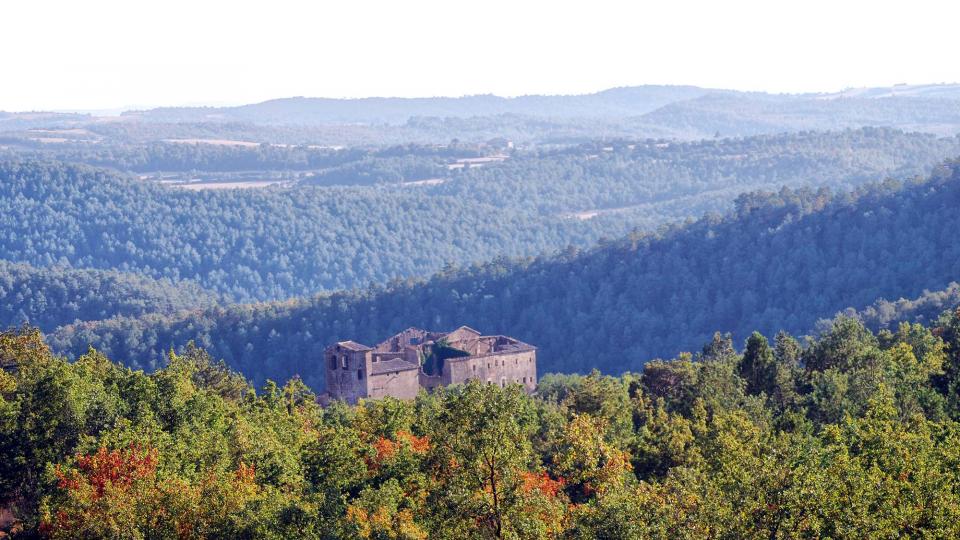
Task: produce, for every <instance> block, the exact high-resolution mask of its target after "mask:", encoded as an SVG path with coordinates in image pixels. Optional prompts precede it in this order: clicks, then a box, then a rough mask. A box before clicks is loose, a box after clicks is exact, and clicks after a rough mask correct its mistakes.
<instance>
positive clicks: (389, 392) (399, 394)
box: [369, 369, 420, 399]
mask: <svg viewBox="0 0 960 540" xmlns="http://www.w3.org/2000/svg"><path fill="white" fill-rule="evenodd" d="M369 381H370V386H369V388H370V391H369V397H371V398H376V399H379V398H384V397H387V396H391V397H395V398H398V399H413V398H415V397H417V394H418V393H419V392H420V370H419V369H408V370H404V371H394V372H390V373H379V374H377V375H371V376H370V377H369Z"/></svg>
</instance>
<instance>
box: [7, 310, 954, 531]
mask: <svg viewBox="0 0 960 540" xmlns="http://www.w3.org/2000/svg"><path fill="white" fill-rule="evenodd" d="M742 343H743V345H742V348H739V347H735V344H734V343H733V342H731V341H730V339H729V338H727V337H723V336H721V335H719V334H717V335H715V336H714V337H713V338H712V339H711V340H710V341H709V342H707V343H706V344H705V345H704V346H703V347H702V349H701V350H700V351H699V352H698V353H697V354H695V355H690V354H686V353H685V354H682V355H680V356H678V357H676V358H674V359H672V360H666V361H664V360H658V361H655V362H650V363H647V364H646V365H644V366H643V367H642V368H640V369H638V370H637V371H635V372H631V373H626V374H623V375H622V376H619V377H611V376H604V375H600V374H599V373H598V372H593V373H590V374H589V375H586V376H581V375H547V376H544V377H543V378H542V380H541V381H540V385H539V393H538V395H537V396H536V397H529V396H527V395H526V394H525V393H524V392H523V391H522V389H521V387H519V386H512V387H507V388H500V387H498V386H490V385H482V384H480V383H476V382H472V383H470V384H468V385H466V386H455V387H449V388H445V389H444V388H441V389H438V390H437V391H436V392H435V393H433V394H421V395H420V396H419V397H418V398H417V399H416V400H415V401H412V402H403V401H397V400H394V399H385V400H375V401H366V402H361V403H360V404H358V405H357V406H353V407H351V406H347V405H343V404H339V403H337V404H334V405H333V406H330V407H329V408H327V409H321V408H320V407H319V406H318V405H317V403H316V400H315V396H314V394H313V393H312V392H311V391H310V390H309V389H308V388H307V387H306V386H304V385H303V384H302V382H301V381H300V380H298V379H292V380H290V381H289V382H287V383H286V384H283V385H278V384H275V383H273V382H267V383H266V384H264V385H263V386H262V387H261V388H259V389H256V390H255V389H254V387H252V386H250V385H249V384H248V383H247V382H246V380H245V379H244V378H243V377H242V376H241V375H239V374H237V373H234V372H231V371H230V370H229V369H227V368H226V366H224V365H223V364H221V363H216V362H214V361H212V360H211V358H210V357H209V356H208V355H207V354H206V353H205V352H203V351H202V350H200V349H197V348H195V347H188V348H187V349H186V350H185V351H183V353H182V354H171V355H170V356H169V357H168V358H167V360H166V362H165V364H164V366H163V367H162V368H161V369H159V370H157V371H155V372H153V373H149V374H147V373H144V372H142V371H133V370H131V369H130V368H127V367H123V366H122V365H121V364H118V363H114V362H112V361H110V360H109V359H108V358H107V357H105V356H104V355H102V354H101V353H99V352H95V351H90V352H88V353H86V354H84V355H83V356H81V357H79V358H76V359H75V361H67V360H66V359H64V358H61V357H56V356H54V355H53V354H52V353H51V352H50V350H49V348H48V347H47V346H46V344H44V342H43V339H42V337H41V335H40V333H39V332H37V331H34V330H30V329H27V328H25V329H22V330H20V331H16V332H6V333H3V334H0V362H2V363H3V364H4V367H5V368H6V370H0V505H4V507H5V509H6V510H7V511H8V512H9V513H8V515H12V516H16V519H15V520H14V521H13V523H12V525H11V527H12V528H13V529H14V530H21V531H25V532H26V533H27V534H28V535H32V534H34V533H39V534H40V535H42V536H44V537H49V538H92V537H97V538H101V537H108V538H173V537H179V538H192V537H208V538H210V537H216V538H291V537H297V538H328V539H334V538H341V539H342V538H360V539H373V538H398V539H426V538H478V539H479V538H515V539H526V538H578V539H641V538H705V537H711V538H798V537H804V538H807V537H809V538H844V537H863V538H900V537H903V536H909V537H931V538H952V537H956V536H957V535H960V528H958V527H960V505H958V503H957V501H958V500H960V473H958V471H960V454H958V448H960V423H958V419H960V393H958V389H960V311H958V312H950V311H948V312H945V313H944V314H943V315H942V316H940V317H939V318H938V319H937V320H935V321H932V322H931V325H930V326H929V327H924V326H921V325H919V324H915V325H910V324H901V325H899V326H897V327H896V328H894V329H892V330H884V331H882V332H880V333H877V334H874V333H873V332H871V331H870V330H868V329H867V328H866V327H864V326H863V323H861V322H860V321H859V320H858V319H855V318H846V317H840V318H837V319H835V320H833V321H832V322H831V323H830V324H829V325H828V326H826V327H824V329H823V331H822V333H820V334H819V336H818V337H817V338H816V339H813V340H808V341H805V342H800V341H798V340H797V339H795V338H793V337H791V336H790V335H789V334H787V333H785V332H780V333H778V334H777V335H776V338H775V340H774V341H773V342H770V341H768V340H767V339H766V338H765V337H764V336H763V335H762V334H760V333H753V334H752V335H750V337H749V338H747V339H746V340H745V341H744V342H742ZM736 345H740V342H738V343H737V344H736ZM738 349H739V350H738ZM13 361H15V362H16V365H15V367H14V366H13V365H12V362H13Z"/></svg>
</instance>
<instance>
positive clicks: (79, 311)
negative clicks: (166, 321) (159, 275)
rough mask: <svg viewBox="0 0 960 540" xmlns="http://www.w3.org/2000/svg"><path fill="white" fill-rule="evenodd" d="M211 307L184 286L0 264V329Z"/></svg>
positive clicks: (206, 297)
mask: <svg viewBox="0 0 960 540" xmlns="http://www.w3.org/2000/svg"><path fill="white" fill-rule="evenodd" d="M216 303H217V298H216V296H215V295H213V294H211V293H209V292H207V291H205V290H203V289H202V288H200V287H199V286H197V285H196V284H193V283H189V282H182V281H181V282H173V281H170V280H159V281H158V280H153V279H150V278H146V277H143V276H139V275H135V274H129V273H122V272H116V271H104V270H76V269H71V268H62V267H58V268H37V267H33V266H30V265H27V264H17V263H9V262H5V261H2V260H0V329H5V328H7V327H10V326H19V325H21V324H30V325H33V326H36V327H39V328H41V329H42V330H44V331H52V330H54V329H55V328H57V327H58V326H60V325H64V324H69V323H72V322H74V321H78V320H81V321H90V320H97V319H106V318H109V317H115V316H121V317H137V316H141V315H145V314H148V313H165V314H171V313H175V312H177V311H180V310H185V309H201V308H207V307H210V306H212V305H214V304H216Z"/></svg>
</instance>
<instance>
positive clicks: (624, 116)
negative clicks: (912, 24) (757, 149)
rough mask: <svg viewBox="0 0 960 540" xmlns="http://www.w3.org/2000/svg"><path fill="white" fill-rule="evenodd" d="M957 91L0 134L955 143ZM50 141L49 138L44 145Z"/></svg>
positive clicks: (223, 116) (330, 140) (443, 106)
mask: <svg viewBox="0 0 960 540" xmlns="http://www.w3.org/2000/svg"><path fill="white" fill-rule="evenodd" d="M958 110H960V85H957V84H938V85H901V86H894V87H883V88H862V89H848V90H845V91H842V92H834V93H821V94H767V93H762V92H739V91H731V90H719V89H708V88H698V87H694V86H638V87H624V88H613V89H609V90H604V91H601V92H597V93H594V94H584V95H566V96H563V95H561V96H556V95H555V96H549V95H533V96H520V97H513V98H505V97H499V96H493V95H476V96H465V97H424V98H388V97H386V98H385V97H372V98H361V99H333V98H310V97H296V98H281V99H274V100H270V101H265V102H262V103H255V104H249V105H241V106H235V107H162V108H157V109H148V110H142V111H127V112H125V113H124V114H123V115H122V116H121V117H119V118H116V117H95V116H90V115H77V114H54V113H2V114H0V131H7V132H10V131H17V130H28V129H40V128H48V129H49V128H53V129H68V128H83V129H88V130H90V131H93V132H95V133H98V134H99V135H100V136H103V137H107V138H109V139H111V140H117V141H127V142H129V141H130V140H131V137H135V138H137V140H153V141H156V140H162V139H165V138H171V137H174V138H176V137H181V138H209V139H227V140H229V139H240V140H242V141H247V142H258V143H259V142H270V143H284V144H326V145H344V144H377V143H383V142H385V141H391V142H394V143H397V142H421V143H434V144H436V143H446V142H447V141H449V140H450V139H452V138H457V139H460V140H469V141H483V140H486V139H488V138H491V137H498V136H505V137H507V138H510V139H512V140H516V141H518V142H530V143H538V142H539V143H543V142H550V141H564V140H567V141H569V140H579V141H580V142H583V141H584V140H588V139H591V138H600V137H606V138H609V137H633V138H637V137H666V138H681V139H699V138H709V137H714V136H715V135H720V136H723V137H738V136H748V135H756V134H772V133H781V132H790V131H803V130H809V129H816V130H826V129H844V128H859V127H863V126H885V127H894V128H900V129H905V130H910V131H924V132H929V133H936V134H939V135H953V134H956V133H960V113H958V112H957V111H958ZM47 138H48V139H49V138H50V136H48V137H47Z"/></svg>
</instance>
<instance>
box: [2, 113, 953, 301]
mask: <svg viewBox="0 0 960 540" xmlns="http://www.w3.org/2000/svg"><path fill="white" fill-rule="evenodd" d="M148 148H149V149H150V150H149V151H147V149H144V150H145V152H144V155H143V159H145V160H147V161H151V160H154V159H157V160H167V159H170V160H173V161H176V160H177V159H183V160H185V161H186V162H188V163H191V164H196V163H207V164H210V166H213V167H218V168H219V167H220V166H221V165H223V160H224V159H227V160H229V158H225V156H245V157H244V159H251V160H258V159H261V158H262V159H264V160H277V161H281V162H283V161H284V160H285V159H290V160H293V161H297V160H300V159H306V158H309V156H311V155H314V156H315V157H316V159H318V160H321V161H323V160H326V159H329V160H330V161H329V162H328V163H336V162H337V160H349V159H355V158H358V157H363V159H359V160H358V161H354V162H352V163H353V164H352V165H351V166H349V167H348V166H344V167H337V168H334V167H331V168H330V170H328V171H327V173H323V174H320V173H318V174H317V176H316V178H317V179H318V181H329V182H343V183H359V184H363V183H371V182H382V185H372V186H371V185H367V186H364V185H355V186H347V187H311V186H295V187H292V188H289V189H266V190H255V191H251V190H246V191H240V190H221V191H203V192H191V191H186V190H182V189H173V188H167V187H164V186H160V185H157V184H155V183H153V182H145V181H138V180H136V179H133V178H130V177H125V176H121V175H116V174H109V173H106V172H104V171H98V170H94V169H89V168H85V167H79V166H74V165H63V164H57V163H37V162H27V163H17V162H13V163H5V164H0V253H2V257H3V258H4V259H8V260H14V261H19V262H27V263H30V264H33V265H36V266H49V265H53V264H63V265H70V266H73V267H75V268H99V269H117V270H121V271H125V272H137V273H141V274H144V275H147V276H150V277H153V278H171V279H190V280H193V281H195V282H197V283H199V284H200V285H201V286H203V287H205V288H207V289H209V290H212V291H216V292H217V293H220V294H223V295H225V296H226V297H228V298H231V299H233V300H236V301H254V300H273V299H283V298H288V297H292V296H306V295H310V294H313V293H316V292H319V291H323V290H334V289H343V288H354V287H362V286H365V285H366V284H368V283H385V282H387V281H389V280H391V279H397V278H407V277H411V276H412V277H420V276H427V275H430V274H432V273H434V272H436V271H438V270H440V269H442V268H443V267H444V265H445V264H446V263H453V264H458V265H459V264H470V263H473V262H475V261H484V260H490V259H492V258H494V257H497V256H501V255H506V256H511V257H517V256H529V255H536V254H540V253H552V252H555V251H556V250H558V249H562V248H564V247H565V246H568V245H575V246H590V245H593V244H594V243H596V242H597V241H598V240H599V239H601V238H603V237H607V238H615V237H619V236H622V235H624V234H626V233H628V232H630V231H631V230H633V229H634V228H637V227H639V228H642V229H645V230H653V229H655V228H656V227H658V226H660V225H662V224H664V223H667V222H674V221H678V220H683V219H686V218H688V217H693V216H700V215H702V214H703V213H705V212H707V211H718V212H725V211H727V210H728V209H729V208H731V206H732V201H733V199H734V198H735V197H736V196H737V195H738V194H739V193H741V192H744V191H750V190H756V189H762V188H765V189H777V188H779V187H780V186H783V185H788V186H804V185H814V186H821V185H829V186H833V187H838V188H842V189H848V188H850V187H854V186H857V185H859V184H861V183H863V182H865V181H867V180H872V179H876V178H883V177H886V176H889V175H894V176H897V177H903V176H911V175H914V174H920V173H925V172H926V171H927V170H929V167H930V166H932V165H933V164H935V163H937V162H939V161H940V160H942V159H943V158H944V157H946V156H949V155H956V154H957V153H958V152H960V140H958V139H937V138H935V137H932V136H929V135H921V134H906V133H902V132H898V131H894V130H884V129H873V128H870V129H862V130H853V131H844V132H836V133H800V134H792V135H781V136H762V137H754V138H749V139H730V140H722V141H707V142H700V143H682V144H675V143H666V142H657V141H637V142H629V141H618V142H613V143H592V144H588V145H581V146H577V147H574V148H570V149H565V150H562V151H556V152H553V151H551V152H516V153H514V154H512V155H511V156H510V157H509V159H507V160H506V161H504V162H502V163H499V164H497V163H488V164H486V165H484V166H483V167H479V168H471V169H469V170H465V169H450V168H449V167H450V166H451V165H455V164H453V163H452V160H453V159H455V158H456V157H457V156H458V154H457V152H458V151H459V150H456V149H448V150H443V151H442V152H445V153H441V151H440V150H433V151H431V150H430V149H424V148H420V147H413V146H409V147H397V148H390V149H383V150H377V151H369V152H367V151H359V150H358V151H343V152H339V151H332V152H329V153H325V152H318V153H316V154H312V153H311V152H312V151H308V150H304V151H303V152H300V151H296V149H277V150H276V151H275V152H274V151H272V150H267V149H262V150H261V149H254V150H250V151H236V152H234V151H228V150H223V149H215V148H211V149H209V150H205V149H203V148H200V147H189V148H185V149H183V150H182V151H180V152H176V151H175V150H176V149H177V147H175V146H172V145H167V146H158V147H153V146H151V147H148ZM161 149H162V150H161ZM153 150H156V151H157V152H158V153H157V154H156V155H152V154H151V153H150V152H152V151H153ZM465 151H466V150H465ZM431 152H432V153H431ZM136 154H137V153H136V152H133V151H131V152H130V153H129V154H126V157H123V158H122V159H123V163H144V161H140V160H139V159H138V158H136ZM447 154H450V155H447ZM83 155H87V154H83ZM90 155H91V156H93V157H92V159H100V158H103V159H107V158H108V157H109V153H107V154H101V153H99V152H96V151H91V152H90ZM151 155H152V157H151ZM97 156H100V157H97ZM178 156H179V157H178ZM351 156H353V157H351ZM128 159H129V161H127V160H128ZM437 173H446V174H448V175H449V176H448V177H444V178H441V180H442V181H443V182H442V183H440V184H439V185H408V184H406V183H404V182H403V181H404V180H412V181H417V180H421V179H422V178H423V176H422V175H432V174H437Z"/></svg>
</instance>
